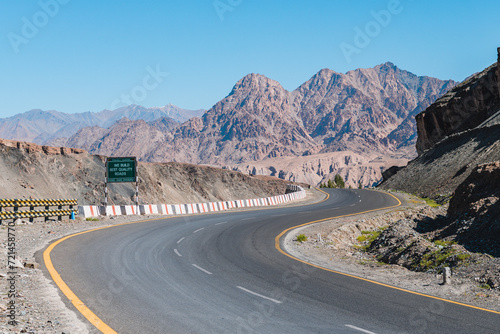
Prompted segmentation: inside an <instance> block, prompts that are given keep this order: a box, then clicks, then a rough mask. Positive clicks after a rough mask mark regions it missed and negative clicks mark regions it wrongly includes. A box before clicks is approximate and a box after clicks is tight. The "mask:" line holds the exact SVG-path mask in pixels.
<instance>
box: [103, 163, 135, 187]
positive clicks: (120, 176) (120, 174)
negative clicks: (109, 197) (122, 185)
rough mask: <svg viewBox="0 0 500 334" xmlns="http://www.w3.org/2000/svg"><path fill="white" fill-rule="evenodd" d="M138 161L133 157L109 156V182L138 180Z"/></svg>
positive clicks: (107, 169)
mask: <svg viewBox="0 0 500 334" xmlns="http://www.w3.org/2000/svg"><path fill="white" fill-rule="evenodd" d="M136 167H137V161H136V159H135V157H132V158H107V160H106V171H107V178H108V180H107V181H108V183H112V182H136V180H137V179H136V177H137V173H136V172H137V168H136Z"/></svg>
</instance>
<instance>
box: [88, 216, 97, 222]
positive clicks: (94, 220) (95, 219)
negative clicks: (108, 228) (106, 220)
mask: <svg viewBox="0 0 500 334" xmlns="http://www.w3.org/2000/svg"><path fill="white" fill-rule="evenodd" d="M85 220H86V221H90V222H98V221H99V218H94V217H88V218H85Z"/></svg>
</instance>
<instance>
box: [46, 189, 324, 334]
mask: <svg viewBox="0 0 500 334" xmlns="http://www.w3.org/2000/svg"><path fill="white" fill-rule="evenodd" d="M322 192H323V193H325V192H324V191H322ZM325 194H326V193H325ZM326 195H327V197H326V198H325V199H323V200H322V201H319V202H316V203H321V202H324V201H326V200H327V199H328V197H329V195H328V194H326ZM316 203H311V204H316ZM306 205H309V204H306ZM279 206H280V204H277V205H273V206H271V207H268V208H265V207H262V209H261V210H270V209H278V208H279ZM255 208H258V207H255ZM248 211H255V210H240V211H236V212H248ZM230 212H231V211H230V210H225V211H214V212H207V213H198V214H191V215H188V217H192V216H198V215H203V214H208V213H230ZM233 212H235V211H233ZM182 216H185V215H178V216H170V217H159V218H153V219H147V220H139V221H135V222H128V223H122V224H116V225H109V226H102V227H98V228H94V229H91V230H88V231H82V232H78V233H75V234H71V235H68V236H66V237H63V238H61V239H59V240H57V241H55V242H54V243H52V244H50V245H49V247H47V249H46V250H45V251H44V252H43V261H44V262H45V267H46V268H47V271H48V272H49V274H50V276H51V277H52V279H53V280H54V283H56V285H57V286H58V287H59V289H60V290H61V291H62V293H64V295H65V296H66V297H67V298H68V299H69V300H70V301H71V303H72V304H73V305H74V306H75V308H76V309H77V310H78V311H79V312H80V313H81V314H82V315H83V316H84V317H85V318H86V319H87V320H88V321H89V322H90V323H91V324H92V325H94V326H95V327H96V328H97V329H98V330H100V331H101V332H102V333H104V334H116V333H117V332H116V331H115V330H114V329H112V328H111V327H109V325H107V324H106V323H105V322H104V321H102V320H101V319H100V318H99V317H98V316H97V315H96V314H95V313H94V312H92V311H91V310H90V309H89V308H88V307H87V305H85V304H84V303H83V302H82V301H81V300H80V298H78V296H77V295H76V294H75V293H74V292H73V291H72V290H71V289H70V288H69V286H68V285H67V284H66V282H64V280H63V279H62V278H61V275H59V273H58V272H57V270H56V269H55V268H54V265H53V264H52V259H51V258H50V252H52V250H53V249H54V247H56V246H57V245H59V244H60V243H61V242H63V241H65V240H67V239H69V238H72V237H75V236H77V235H81V234H85V233H90V232H94V231H98V230H103V229H107V228H111V227H116V226H123V225H130V224H137V223H144V222H150V221H154V220H161V219H170V218H178V217H182Z"/></svg>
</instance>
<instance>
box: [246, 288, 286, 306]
mask: <svg viewBox="0 0 500 334" xmlns="http://www.w3.org/2000/svg"><path fill="white" fill-rule="evenodd" d="M237 288H238V289H240V290H243V291H245V292H247V293H249V294H252V295H254V296H257V297H260V298H264V299H266V300H269V301H272V302H273V303H276V304H281V303H282V302H281V301H279V300H276V299H273V298H270V297H266V296H263V295H261V294H260V293H257V292H253V291H251V290H248V289H245V288H244V287H241V286H237Z"/></svg>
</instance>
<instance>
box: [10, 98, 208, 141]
mask: <svg viewBox="0 0 500 334" xmlns="http://www.w3.org/2000/svg"><path fill="white" fill-rule="evenodd" d="M204 112H205V110H187V109H181V108H179V107H176V106H174V105H172V104H169V105H166V106H164V107H157V108H145V107H142V106H138V105H129V106H126V107H121V108H118V109H115V110H107V109H105V110H103V111H101V112H98V113H93V112H85V113H76V114H67V113H63V112H58V111H55V110H49V111H44V110H39V109H36V110H30V111H27V112H25V113H22V114H19V115H15V116H12V117H8V118H3V119H0V137H1V138H3V139H11V140H20V141H27V142H34V143H37V144H50V143H51V144H56V145H58V146H65V144H66V142H65V140H66V139H67V138H69V137H71V136H73V135H74V134H75V133H76V132H77V131H78V130H80V129H81V128H83V127H87V126H88V127H93V126H99V127H104V128H108V127H110V126H112V125H113V124H114V123H115V122H117V121H119V120H120V119H121V118H122V117H127V118H128V119H132V120H139V119H140V120H144V121H146V122H153V121H155V120H157V119H160V118H162V117H168V118H170V119H172V120H173V121H175V122H176V123H182V122H185V121H187V120H188V119H190V118H192V117H196V116H201V115H202V114H203V113H204ZM169 130H170V129H169Z"/></svg>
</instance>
